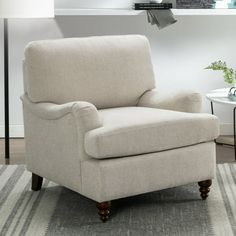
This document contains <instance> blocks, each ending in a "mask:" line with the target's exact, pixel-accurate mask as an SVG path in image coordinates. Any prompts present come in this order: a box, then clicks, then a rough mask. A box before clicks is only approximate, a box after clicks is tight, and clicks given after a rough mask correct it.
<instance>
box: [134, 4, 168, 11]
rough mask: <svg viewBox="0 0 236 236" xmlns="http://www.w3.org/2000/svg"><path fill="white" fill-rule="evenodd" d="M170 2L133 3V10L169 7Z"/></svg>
mask: <svg viewBox="0 0 236 236" xmlns="http://www.w3.org/2000/svg"><path fill="white" fill-rule="evenodd" d="M170 8H172V3H135V4H134V10H153V9H158V10H161V9H170Z"/></svg>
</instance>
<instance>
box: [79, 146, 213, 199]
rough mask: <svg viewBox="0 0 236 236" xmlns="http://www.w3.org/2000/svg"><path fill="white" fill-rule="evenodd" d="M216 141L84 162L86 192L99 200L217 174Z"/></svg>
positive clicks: (211, 176)
mask: <svg viewBox="0 0 236 236" xmlns="http://www.w3.org/2000/svg"><path fill="white" fill-rule="evenodd" d="M215 162H216V160H215V143H214V142H208V143H202V144H197V145H193V146H189V147H184V148H177V149H173V150H168V151H163V152H155V153H150V154H145V155H139V156H131V157H124V158H113V159H104V160H96V159H89V160H87V161H84V162H82V166H81V167H82V179H83V183H82V192H83V194H84V195H85V196H87V197H89V198H91V199H93V200H95V201H98V202H103V201H109V200H113V199H118V198H124V197H128V196H133V195H138V194H142V193H147V192H152V191H156V190H160V189H165V188H171V187H175V186H179V185H184V184H188V183H193V182H198V181H202V180H207V179H213V178H214V177H215V166H216V165H215Z"/></svg>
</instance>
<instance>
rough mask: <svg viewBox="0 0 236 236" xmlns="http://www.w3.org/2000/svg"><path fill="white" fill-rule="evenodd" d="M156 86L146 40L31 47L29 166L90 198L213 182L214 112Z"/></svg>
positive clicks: (26, 102) (26, 101) (27, 66)
mask: <svg viewBox="0 0 236 236" xmlns="http://www.w3.org/2000/svg"><path fill="white" fill-rule="evenodd" d="M154 88H155V83H154V73H153V67H152V63H151V58H150V46H149V43H148V40H147V39H146V38H145V37H144V36H140V35H126V36H101V37H90V38H72V39H60V40H46V41H38V42H33V43H30V44H29V45H28V46H27V48H26V51H25V60H24V90H25V93H24V95H23V96H22V103H23V114H24V128H25V140H26V164H27V169H28V170H29V171H31V172H32V173H35V174H36V175H39V176H41V177H43V178H47V179H49V180H51V181H54V182H56V183H58V184H60V185H63V186H65V187H67V188H69V189H72V190H74V191H76V192H78V193H80V194H82V195H84V196H86V197H88V198H91V199H93V200H95V201H97V202H103V201H110V200H113V199H118V198H123V197H127V196H133V195H136V194H142V193H146V192H151V191H156V190H159V189H164V188H170V187H174V186H179V185H184V184H187V183H192V182H198V181H203V180H207V179H212V178H214V173H215V143H214V142H213V140H214V139H215V138H216V137H217V136H218V134H219V126H218V120H217V118H216V117H215V116H212V115H207V114H196V112H200V107H201V98H200V96H199V94H197V93H195V92H194V93H192V92H187V93H186V92H184V93H181V94H179V95H176V96H173V97H172V98H169V97H165V96H164V97H163V96H162V95H161V94H160V93H157V92H155V90H154ZM171 110H174V111H171ZM194 112H195V113H194Z"/></svg>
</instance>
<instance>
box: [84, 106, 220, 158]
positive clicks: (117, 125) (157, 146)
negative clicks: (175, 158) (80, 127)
mask: <svg viewBox="0 0 236 236" xmlns="http://www.w3.org/2000/svg"><path fill="white" fill-rule="evenodd" d="M99 115H100V116H101V117H102V120H103V126H102V127H100V128H97V129H93V130H90V131H88V132H87V133H86V135H85V150H86V152H87V154H88V155H90V156H92V157H94V158H111V157H120V156H129V155H137V154H144V153H150V152H158V151H163V150H168V149H173V148H179V147H184V146H188V145H193V144H197V143H201V142H208V141H211V140H214V139H215V138H217V137H218V135H219V124H218V119H217V118H216V117H215V116H212V115H209V114H201V113H198V114H194V113H184V112H177V111H170V110H162V109H155V108H147V107H123V108H110V109H104V110H99Z"/></svg>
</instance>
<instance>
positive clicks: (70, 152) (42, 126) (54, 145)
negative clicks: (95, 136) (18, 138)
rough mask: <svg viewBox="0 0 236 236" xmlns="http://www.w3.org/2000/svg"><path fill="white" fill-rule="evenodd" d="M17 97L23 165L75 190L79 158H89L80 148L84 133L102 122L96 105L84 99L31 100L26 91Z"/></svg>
mask: <svg viewBox="0 0 236 236" xmlns="http://www.w3.org/2000/svg"><path fill="white" fill-rule="evenodd" d="M21 99H22V102H23V111H24V112H23V114H24V123H25V124H26V125H25V126H24V127H25V140H26V163H27V169H28V170H29V171H31V172H33V173H35V174H38V175H40V176H43V177H45V178H48V179H50V180H53V181H55V182H57V183H59V184H61V185H63V186H66V187H68V188H71V189H73V190H75V191H79V189H80V186H81V178H80V175H81V173H80V172H81V167H80V162H81V160H84V159H88V158H90V157H89V156H88V155H87V154H86V153H85V151H84V144H83V143H84V135H85V133H86V132H87V131H89V130H91V129H95V128H98V127H100V126H102V120H101V119H100V118H99V116H98V112H97V109H96V108H95V106H94V105H92V104H89V103H87V102H73V103H67V104H63V105H57V104H52V103H38V104H35V103H32V102H31V101H30V100H29V98H28V97H27V95H24V96H22V97H21ZM72 179H73V180H72ZM75 186H77V187H76V189H75Z"/></svg>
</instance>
